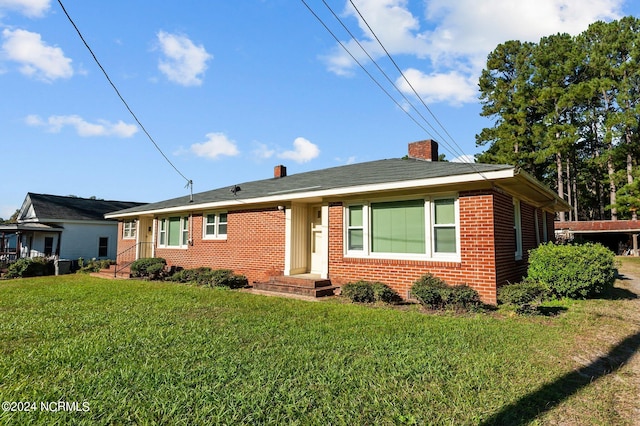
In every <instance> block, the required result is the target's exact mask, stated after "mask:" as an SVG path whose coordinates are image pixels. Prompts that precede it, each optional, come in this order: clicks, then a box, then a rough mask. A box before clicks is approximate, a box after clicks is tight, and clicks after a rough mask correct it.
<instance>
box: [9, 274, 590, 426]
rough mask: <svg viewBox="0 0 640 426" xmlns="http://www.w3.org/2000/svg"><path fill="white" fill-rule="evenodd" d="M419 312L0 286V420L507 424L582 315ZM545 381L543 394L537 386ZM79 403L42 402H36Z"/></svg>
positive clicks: (190, 291) (179, 289)
mask: <svg viewBox="0 0 640 426" xmlns="http://www.w3.org/2000/svg"><path fill="white" fill-rule="evenodd" d="M577 311H578V312H577V313H575V314H572V313H571V312H572V310H571V309H570V310H569V311H568V312H567V313H565V314H562V315H561V316H559V317H554V318H548V317H515V316H508V315H495V314H470V315H455V314H452V313H447V314H439V315H434V314H425V313H422V312H420V311H419V309H417V308H408V309H405V310H399V309H393V308H388V307H381V306H378V307H374V308H371V307H366V306H359V305H352V304H347V303H343V302H341V301H335V300H333V301H331V300H330V301H323V302H318V303H313V302H306V301H300V300H293V299H283V298H276V297H265V296H260V295H254V294H248V293H244V292H238V291H230V290H223V289H205V288H198V287H192V286H185V285H177V284H169V283H156V282H144V281H120V280H118V281H111V280H103V279H100V278H91V277H88V276H83V275H68V276H60V277H44V278H37V279H20V280H12V281H0V400H1V401H29V402H35V403H36V404H37V410H36V411H31V412H11V411H0V424H20V425H23V424H43V425H44V424H46V425H49V424H87V425H89V424H91V425H93V424H184V425H192V424H319V425H320V424H322V425H325V424H334V425H340V424H350V425H360V424H451V425H460V424H463V425H464V424H492V423H496V424H522V423H527V422H530V421H535V418H536V416H537V415H538V413H540V414H544V411H545V410H546V409H545V407H547V406H551V407H553V405H554V404H553V402H554V398H556V399H565V398H566V397H567V396H568V395H564V394H563V393H562V389H561V388H562V386H564V383H563V382H562V380H563V379H562V378H563V377H565V376H566V375H567V374H568V373H570V372H571V371H573V369H574V368H576V365H575V362H574V361H573V360H571V359H569V358H568V357H566V354H568V353H571V351H572V350H573V348H574V346H575V342H576V340H575V338H574V334H577V333H578V332H580V331H584V330H586V328H585V324H587V323H588V324H590V326H591V327H593V328H597V327H598V324H597V323H593V321H595V320H593V321H591V320H589V319H587V317H588V316H589V314H588V313H586V312H585V310H580V309H578V310H577ZM547 389H548V390H547ZM52 401H66V402H74V401H76V402H78V403H79V406H80V407H82V404H83V403H86V404H87V405H88V407H89V409H88V411H77V412H76V411H74V412H68V411H64V410H61V411H58V412H46V411H43V410H41V409H40V403H41V402H45V403H46V402H52Z"/></svg>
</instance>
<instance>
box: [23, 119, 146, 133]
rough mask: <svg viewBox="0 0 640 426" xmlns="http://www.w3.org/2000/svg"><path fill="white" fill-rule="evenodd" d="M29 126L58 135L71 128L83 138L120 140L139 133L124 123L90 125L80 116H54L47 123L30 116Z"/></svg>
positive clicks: (27, 120) (104, 121)
mask: <svg viewBox="0 0 640 426" xmlns="http://www.w3.org/2000/svg"><path fill="white" fill-rule="evenodd" d="M25 123H27V124H28V125H29V126H38V127H40V126H41V127H46V128H47V130H48V131H49V132H52V133H58V132H60V131H61V130H62V128H63V127H66V126H71V127H73V128H75V130H76V133H77V134H78V135H79V136H82V137H95V136H115V137H118V138H130V137H132V136H133V135H135V134H136V133H137V132H138V127H137V126H136V125H134V124H127V123H125V122H123V121H121V120H120V121H118V122H117V123H110V122H109V121H107V120H98V121H97V123H89V122H88V121H86V120H84V119H83V118H82V117H80V116H78V115H52V116H51V117H49V118H48V119H47V120H46V121H45V120H43V119H42V118H40V117H39V116H37V115H29V116H27V117H26V118H25Z"/></svg>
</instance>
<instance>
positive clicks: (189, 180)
mask: <svg viewBox="0 0 640 426" xmlns="http://www.w3.org/2000/svg"><path fill="white" fill-rule="evenodd" d="M58 4H59V5H60V7H61V8H62V11H63V12H64V14H65V15H66V16H67V19H68V20H69V22H71V25H73V28H74V29H75V30H76V32H77V33H78V36H79V37H80V40H82V43H84V45H85V47H86V48H87V49H88V50H89V53H91V56H92V57H93V60H94V61H95V62H96V64H97V65H98V67H99V68H100V70H101V71H102V73H103V74H104V76H105V77H106V79H107V81H108V82H109V84H110V85H111V87H113V90H115V92H116V95H118V98H120V100H121V101H122V103H123V104H124V106H125V107H126V108H127V111H129V113H130V114H131V116H132V117H133V119H134V120H135V121H136V123H138V126H140V128H141V129H142V131H143V132H144V133H145V135H147V138H148V139H149V140H150V141H151V143H153V146H155V147H156V149H157V150H158V152H159V153H160V154H161V155H162V156H163V157H164V159H165V160H166V161H167V163H169V165H170V166H171V167H173V170H175V171H176V172H177V173H178V174H179V175H180V176H182V178H183V179H184V180H185V181H187V185H186V186H188V187H190V188H191V194H192V196H193V181H192V180H191V179H188V178H187V177H186V176H185V175H184V174H182V172H181V171H180V170H178V168H177V167H176V166H175V165H174V164H173V163H172V162H171V160H169V158H168V157H167V156H166V155H165V153H164V152H162V149H161V148H160V146H158V144H157V143H156V141H155V140H154V139H153V137H151V134H149V132H148V131H147V129H146V128H145V127H144V126H143V125H142V123H141V122H140V120H138V117H137V116H136V114H135V113H134V112H133V110H132V109H131V107H129V104H128V103H127V101H125V99H124V97H123V96H122V95H121V94H120V91H119V90H118V88H117V87H116V85H115V84H114V83H113V81H112V80H111V78H110V77H109V74H107V71H106V70H105V69H104V67H103V66H102V64H101V63H100V61H99V60H98V58H97V57H96V55H95V54H94V53H93V50H92V49H91V47H90V46H89V44H88V43H87V42H86V40H85V39H84V37H83V36H82V33H81V32H80V29H78V26H77V25H76V24H75V22H74V21H73V19H71V16H70V15H69V13H68V12H67V9H66V8H65V7H64V5H63V4H62V0H58Z"/></svg>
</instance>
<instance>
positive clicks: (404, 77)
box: [349, 0, 463, 153]
mask: <svg viewBox="0 0 640 426" xmlns="http://www.w3.org/2000/svg"><path fill="white" fill-rule="evenodd" d="M349 3H351V6H352V7H353V8H354V9H355V11H356V12H357V13H358V16H360V19H362V22H364V23H365V25H366V26H367V28H368V29H369V31H371V34H373V37H374V38H375V39H376V41H377V42H378V44H379V45H380V47H381V48H382V50H384V53H385V54H386V55H387V57H388V58H389V60H390V61H391V63H393V65H394V66H395V67H396V70H398V72H399V73H400V75H401V76H402V78H403V79H404V81H405V82H406V83H407V84H408V85H409V87H410V88H411V90H412V91H413V93H414V94H415V95H416V97H417V98H418V99H419V100H420V102H421V103H422V105H423V106H424V107H425V108H426V109H427V111H429V114H431V116H432V117H433V119H434V120H435V121H436V123H438V125H439V126H440V128H442V130H444V132H445V133H446V134H447V136H449V139H450V140H451V142H453V144H454V145H455V146H456V147H457V148H458V149H459V150H460V152H461V153H463V152H462V148H460V146H459V145H458V144H457V143H456V141H455V139H454V138H453V137H452V136H451V135H450V134H449V132H448V131H447V129H446V128H445V127H444V126H443V125H442V123H441V122H440V120H438V117H436V116H435V114H434V113H433V111H431V108H429V106H427V104H426V102H425V101H424V100H423V99H422V96H420V95H419V94H418V92H417V91H416V89H415V88H414V87H413V85H412V84H411V82H410V81H409V79H408V78H407V76H406V75H405V74H404V72H403V71H402V70H401V69H400V67H399V66H398V64H397V63H396V61H395V60H394V59H393V57H392V56H391V54H390V53H389V51H388V50H387V48H386V47H384V45H383V44H382V42H381V41H380V39H379V38H378V36H377V35H376V33H375V31H373V28H371V26H370V25H369V23H368V22H367V20H366V19H365V18H364V16H362V13H360V10H359V9H358V7H357V6H356V5H355V4H354V3H353V0H349ZM443 139H444V138H443ZM443 142H444V141H443ZM445 143H447V142H445ZM454 151H455V150H454Z"/></svg>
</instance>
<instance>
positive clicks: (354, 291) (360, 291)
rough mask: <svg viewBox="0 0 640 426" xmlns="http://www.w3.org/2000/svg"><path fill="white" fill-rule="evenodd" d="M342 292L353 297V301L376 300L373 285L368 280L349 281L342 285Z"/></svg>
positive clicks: (369, 301)
mask: <svg viewBox="0 0 640 426" xmlns="http://www.w3.org/2000/svg"><path fill="white" fill-rule="evenodd" d="M340 294H341V295H343V296H345V297H347V298H349V299H351V301H352V302H360V303H373V302H375V300H376V299H375V295H374V294H373V287H371V283H369V282H367V281H356V282H351V283H347V284H345V285H343V286H342V290H341V292H340Z"/></svg>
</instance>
